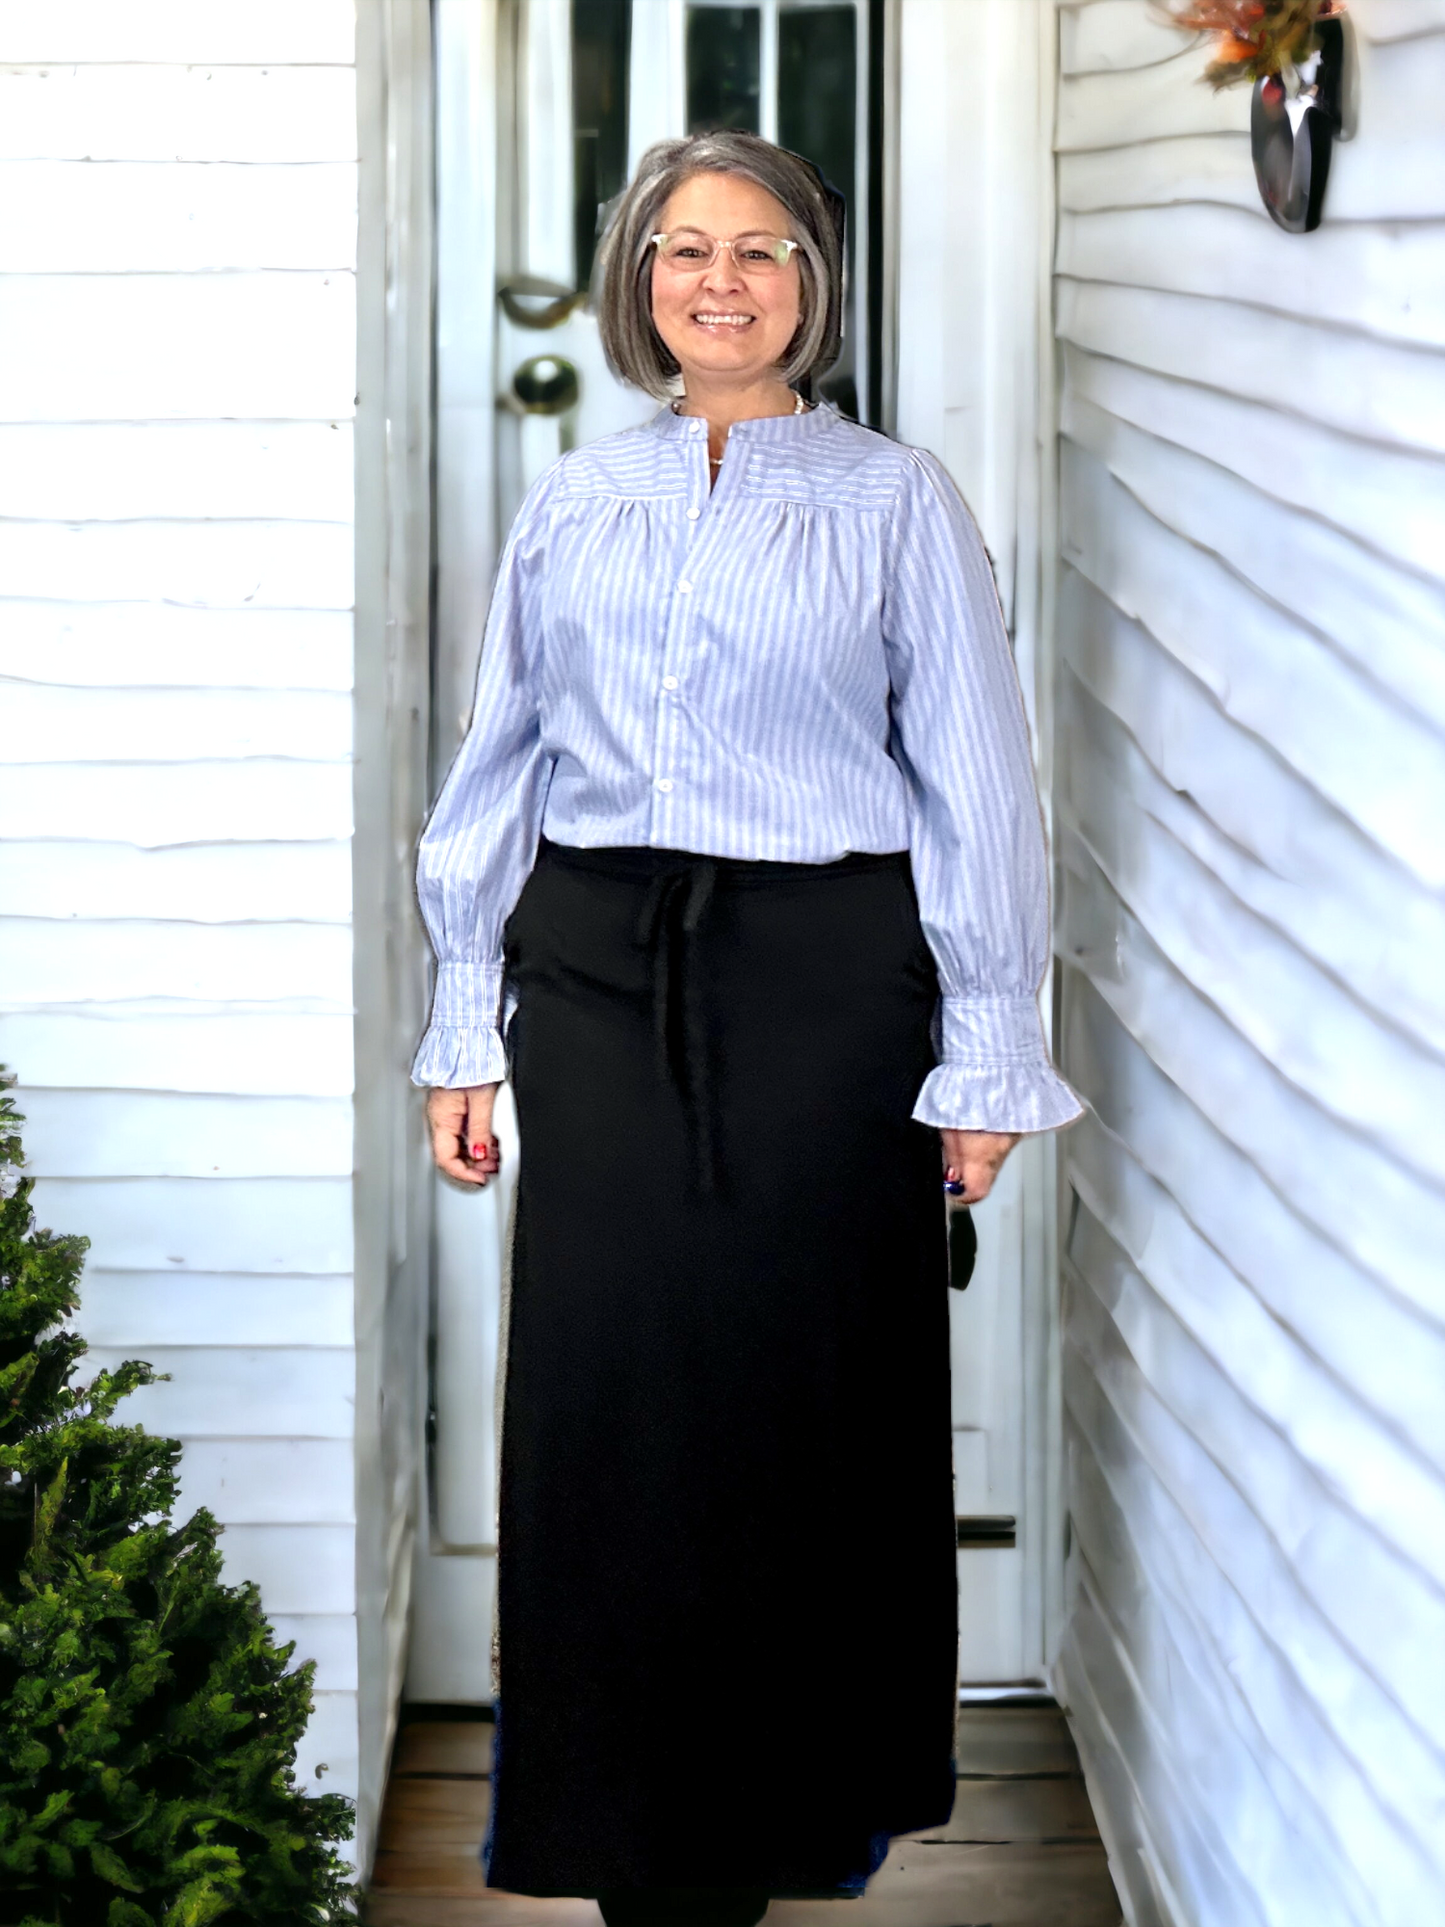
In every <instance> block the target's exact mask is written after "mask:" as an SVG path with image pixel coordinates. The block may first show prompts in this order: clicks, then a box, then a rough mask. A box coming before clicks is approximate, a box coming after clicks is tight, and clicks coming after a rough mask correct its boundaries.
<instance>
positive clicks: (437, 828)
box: [411, 468, 556, 1089]
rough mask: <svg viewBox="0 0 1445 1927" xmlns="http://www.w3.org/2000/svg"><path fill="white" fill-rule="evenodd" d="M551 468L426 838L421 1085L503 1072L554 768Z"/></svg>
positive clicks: (523, 519)
mask: <svg viewBox="0 0 1445 1927" xmlns="http://www.w3.org/2000/svg"><path fill="white" fill-rule="evenodd" d="M555 475H556V470H555V468H554V469H552V470H549V471H548V473H547V474H546V475H544V476H543V477H542V478H541V480H540V481H538V482H537V483H536V484H535V485H534V487H533V489H532V491H531V493H530V494H529V496H528V497H527V500H526V501H525V502H524V503H523V505H522V508H521V510H520V512H519V514H518V516H517V520H516V522H515V523H514V524H513V528H512V533H511V536H510V538H509V540H508V542H507V545H506V548H505V549H504V551H503V554H502V559H501V563H500V565H499V567H498V571H497V581H496V586H495V588H494V589H493V592H492V602H491V608H490V610H489V612H488V616H487V626H486V633H485V635H484V637H483V640H482V653H481V663H480V666H479V668H478V672H477V691H476V700H475V702H474V704H473V706H472V721H471V727H470V728H469V729H468V731H467V734H466V738H465V740H464V741H463V743H462V746H461V748H460V749H459V750H458V752H457V756H456V760H455V762H453V764H452V767H451V770H450V772H449V773H448V775H447V780H446V782H445V784H444V785H443V786H442V792H441V795H440V796H439V797H438V798H437V803H436V807H435V809H434V810H433V811H432V815H431V819H430V821H429V822H428V824H427V827H426V831H425V833H424V834H423V836H422V839H421V846H420V850H419V853H418V857H417V873H416V874H417V897H418V900H419V902H420V904H421V911H422V916H423V918H424V919H425V922H426V927H427V931H428V934H429V935H430V937H431V941H432V948H433V950H435V952H436V958H437V973H436V990H435V993H434V996H433V1000H432V1012H431V1022H430V1025H429V1026H428V1029H427V1032H426V1035H425V1036H424V1037H423V1039H422V1041H421V1046H420V1048H419V1050H418V1051H417V1054H416V1060H415V1062H414V1063H413V1065H412V1071H411V1075H412V1081H413V1083H416V1084H428V1085H441V1086H443V1087H445V1088H448V1089H457V1088H459V1087H462V1086H468V1085H474V1084H490V1083H495V1082H498V1081H500V1079H501V1078H502V1077H503V1076H504V1075H505V1062H504V1059H503V1054H502V1038H501V1030H500V1004H501V995H502V927H503V925H504V924H505V923H506V920H507V918H508V917H509V916H510V915H511V912H512V909H513V906H514V905H515V904H516V901H517V898H518V897H519V896H520V895H521V891H522V885H523V884H524V883H525V882H526V880H527V876H528V873H529V872H530V870H531V867H532V863H533V861H534V859H535V857H536V852H537V842H538V837H539V835H540V832H541V826H542V811H543V806H544V804H545V802H546V798H547V785H548V782H549V780H550V777H551V767H552V766H551V759H550V758H549V757H548V756H547V755H546V754H545V753H544V751H543V749H542V746H541V730H540V723H539V714H538V711H539V684H540V663H539V647H540V637H539V635H538V624H537V616H536V605H537V601H538V586H539V578H540V575H541V572H542V569H543V566H544V553H545V535H546V528H547V513H546V511H547V505H548V500H549V497H550V494H551V488H552V484H553V482H554V480H555Z"/></svg>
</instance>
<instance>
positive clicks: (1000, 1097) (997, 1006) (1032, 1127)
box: [913, 997, 1083, 1131]
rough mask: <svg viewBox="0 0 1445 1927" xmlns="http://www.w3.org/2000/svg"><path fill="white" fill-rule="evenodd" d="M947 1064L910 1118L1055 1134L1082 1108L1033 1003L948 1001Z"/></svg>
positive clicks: (931, 1078) (944, 1017) (965, 1127)
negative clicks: (1056, 1066) (1056, 1060)
mask: <svg viewBox="0 0 1445 1927" xmlns="http://www.w3.org/2000/svg"><path fill="white" fill-rule="evenodd" d="M940 1016H941V1035H940V1043H941V1046H942V1048H941V1052H940V1055H941V1057H942V1060H943V1061H942V1062H941V1063H940V1064H939V1065H938V1066H937V1068H936V1069H934V1070H932V1071H930V1072H929V1074H928V1076H927V1077H926V1078H925V1079H924V1083H923V1089H922V1090H921V1091H920V1092H919V1094H918V1102H917V1103H916V1104H915V1105H914V1107H913V1115H914V1117H915V1118H916V1119H917V1120H918V1122H919V1123H920V1124H932V1125H933V1126H935V1127H936V1128H937V1129H940V1130H951V1131H1056V1130H1058V1128H1059V1127H1060V1125H1063V1124H1072V1123H1073V1121H1074V1119H1075V1118H1076V1117H1080V1116H1082V1115H1083V1106H1082V1104H1080V1102H1079V1100H1078V1098H1077V1097H1076V1096H1075V1095H1074V1093H1073V1092H1072V1091H1071V1090H1070V1089H1069V1087H1068V1085H1067V1084H1066V1083H1065V1082H1064V1080H1063V1078H1061V1077H1060V1076H1059V1074H1058V1072H1057V1071H1056V1070H1055V1069H1054V1067H1053V1065H1052V1064H1051V1063H1050V1062H1049V1054H1048V1050H1047V1048H1046V1047H1045V1044H1044V1031H1043V1025H1042V1023H1041V1022H1040V1020H1039V1012H1038V1006H1037V1005H1036V1004H1035V1002H1034V1001H1033V999H1032V998H1031V997H1009V998H1005V997H998V998H967V997H945V998H944V999H943V1000H942V1003H941V1006H940Z"/></svg>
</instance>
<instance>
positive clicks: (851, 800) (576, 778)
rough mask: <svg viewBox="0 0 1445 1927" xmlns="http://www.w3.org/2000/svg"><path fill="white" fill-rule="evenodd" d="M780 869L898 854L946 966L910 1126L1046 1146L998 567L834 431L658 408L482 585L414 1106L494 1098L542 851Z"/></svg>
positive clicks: (1017, 716) (918, 476)
mask: <svg viewBox="0 0 1445 1927" xmlns="http://www.w3.org/2000/svg"><path fill="white" fill-rule="evenodd" d="M543 832H545V834H546V835H547V836H548V837H549V838H551V839H552V841H554V842H556V843H567V844H573V845H576V846H579V847H581V848H584V849H585V848H588V847H597V846H605V845H615V844H643V845H651V846H653V847H654V848H660V849H678V850H692V851H697V852H699V853H700V854H704V855H712V856H724V857H746V858H752V859H767V860H772V861H782V862H792V863H799V862H801V863H827V862H831V861H832V860H834V859H835V858H837V857H840V856H842V855H844V854H845V853H846V852H847V851H849V850H868V851H887V850H902V849H907V850H909V851H910V852H911V855H912V864H913V873H914V879H915V884H916V888H917V892H918V901H919V908H920V912H921V915H922V921H923V930H924V934H925V936H926V937H927V940H928V943H929V946H930V948H931V950H932V952H933V956H934V958H935V960H936V962H937V965H938V973H939V982H940V986H941V990H942V997H941V1008H940V1013H939V1023H938V1042H939V1048H940V1056H941V1060H942V1061H941V1062H940V1063H939V1065H938V1067H937V1068H936V1069H935V1070H934V1071H933V1072H932V1073H931V1074H930V1075H929V1077H928V1079H927V1081H926V1082H925V1083H924V1085H923V1088H922V1091H921V1092H920V1094H919V1099H918V1103H917V1106H916V1108H915V1110H914V1116H915V1117H916V1118H918V1119H919V1120H920V1121H921V1122H923V1123H926V1124H934V1125H952V1126H955V1127H957V1128H960V1129H979V1130H995V1131H1042V1130H1050V1129H1053V1128H1054V1127H1055V1126H1057V1125H1060V1124H1065V1123H1067V1122H1068V1121H1069V1120H1070V1119H1071V1118H1073V1117H1076V1116H1077V1115H1078V1113H1079V1105H1078V1103H1077V1101H1076V1100H1075V1098H1074V1096H1073V1093H1072V1092H1071V1091H1070V1090H1069V1088H1068V1086H1067V1085H1066V1084H1064V1083H1063V1082H1062V1081H1061V1079H1060V1078H1059V1077H1058V1076H1057V1075H1056V1073H1055V1072H1054V1070H1053V1068H1052V1066H1051V1065H1050V1063H1049V1059H1048V1054H1047V1051H1046V1049H1045V1045H1044V1039H1043V1032H1042V1027H1041V1025H1040V1021H1039V1014H1038V1005H1037V1001H1036V991H1037V987H1038V984H1039V981H1040V979H1041V977H1042V975H1043V971H1044V965H1045V962H1046V959H1047V944H1048V896H1047V884H1046V871H1045V860H1044V843H1043V834H1042V828H1041V823H1040V817H1039V807H1038V800H1037V796H1036V794H1035V790H1034V783H1033V772H1032V767H1031V764H1030V760H1029V747H1028V736H1027V731H1026V727H1025V723H1024V715H1023V707H1022V703H1021V701H1020V697H1019V688H1018V681H1017V677H1016V675H1015V672H1014V665H1013V659H1012V656H1011V654H1010V652H1009V647H1008V640H1007V637H1006V635H1005V633H1004V626H1003V621H1002V618H1001V616H1000V613H999V606H998V598H997V595H996V592H995V589H994V584H993V578H992V575H991V573H990V569H989V564H988V558H987V555H986V554H985V552H984V548H983V544H982V542H981V540H980V539H979V535H978V531H977V529H976V528H975V526H974V523H973V520H972V518H971V516H970V515H969V513H968V510H967V509H966V508H965V506H964V504H963V501H962V499H961V498H960V496H959V494H958V491H957V489H956V488H955V487H954V485H953V483H952V482H951V481H950V479H949V477H948V475H947V473H946V471H945V470H944V469H943V468H942V466H941V465H940V464H939V463H938V462H937V461H936V460H935V459H934V458H933V457H932V456H931V455H928V454H925V453H923V452H921V451H919V450H917V449H912V448H905V447H901V446H900V445H899V444H897V443H895V442H891V441H889V440H887V439H886V438H885V437H883V436H881V435H877V434H874V433H873V432H872V431H870V430H868V429H865V428H860V427H858V426H856V425H855V424H854V423H851V422H848V421H845V420H844V419H843V418H842V417H841V416H840V415H838V414H837V413H836V411H834V410H833V409H831V408H828V407H825V406H820V407H818V408H816V409H813V410H812V411H811V412H809V413H807V414H804V415H790V416H778V417H772V418H768V419H766V420H761V421H744V422H739V423H738V424H737V425H736V426H735V427H734V428H733V429H732V431H731V432H730V434H729V437H728V442H727V450H726V454H725V456H724V459H723V463H722V467H721V469H720V471H719V476H718V480H717V484H716V486H715V488H714V489H713V490H712V492H711V493H709V490H708V460H707V435H706V428H705V424H704V423H703V422H702V421H700V420H697V419H695V418H692V417H688V416H682V415H678V414H676V413H674V412H673V410H672V409H670V408H664V409H663V410H662V411H661V412H660V413H659V414H658V415H657V416H656V418H655V419H654V420H653V421H652V422H651V423H649V424H648V425H647V426H646V427H642V428H634V429H629V430H627V431H625V432H624V433H622V434H620V435H612V436H609V437H607V438H606V439H605V440H603V441H599V442H593V443H591V444H589V445H588V446H586V447H584V448H580V449H577V450H575V451H574V452H572V453H571V454H568V455H564V456H563V457H562V459H561V460H560V461H558V462H556V463H554V465H553V466H552V467H551V468H550V469H549V470H548V471H547V473H546V474H544V475H543V476H542V477H541V479H540V480H539V481H538V482H537V483H536V485H535V486H534V487H533V489H532V490H531V492H530V494H529V495H528V496H527V499H526V501H525V502H524V503H523V505H522V508H521V510H520V512H519V514H518V516H517V520H516V523H515V525H514V526H513V529H512V533H511V536H510V539H509V540H508V542H507V546H506V550H505V552H504V554H503V556H502V561H501V565H500V569H499V573H498V578H497V584H496V589H495V592H494V595H493V598H492V605H491V611H490V614H489V617H488V620H487V630H486V637H485V640H484V642H483V646H482V656H481V668H480V672H479V675H478V680H477V694H476V704H475V707H474V710H473V715H472V723H471V728H470V730H469V732H468V734H467V737H466V740H465V742H464V743H463V744H462V747H461V749H460V750H459V752H458V754H457V758H456V761H455V763H454V764H453V766H452V769H451V773H450V774H449V776H448V778H447V781H446V784H445V787H444V788H443V790H442V793H441V796H440V798H439V800H438V802H437V805H436V808H435V810H434V812H433V814H432V817H431V821H430V823H429V825H428V827H427V830H426V834H425V836H424V837H423V839H422V843H421V853H420V861H419V865H418V890H419V895H420V899H421V907H422V912H423V915H424V916H425V918H426V922H427V927H428V929H429V931H430V932H431V937H432V942H433V945H434V947H435V949H436V953H437V958H438V970H437V984H436V996H435V1001H434V1004H433V1009H432V1020H431V1025H430V1028H429V1029H428V1031H427V1033H426V1036H425V1038H424V1039H423V1041H422V1045H421V1049H420V1050H419V1052H418V1054H417V1058H416V1062H415V1065H414V1066H413V1069H412V1076H413V1078H414V1079H415V1081H416V1082H417V1083H419V1084H432V1085H445V1086H449V1087H456V1086H460V1085H472V1084H484V1083H490V1082H492V1081H494V1080H496V1079H500V1078H501V1077H502V1076H503V1074H504V1066H503V1055H502V1045H501V1035H500V1024H501V1021H502V1011H501V1000H502V993H503V985H502V954H501V952H502V926H503V924H504V923H505V922H506V919H507V917H508V916H509V914H510V913H511V910H512V907H513V905H514V904H515V903H516V901H517V898H518V896H519V895H520V893H521V889H522V885H523V883H524V882H525V881H526V879H527V876H528V873H529V872H530V870H531V867H532V863H533V860H534V858H535V855H536V849H537V841H538V836H539V834H541V833H543Z"/></svg>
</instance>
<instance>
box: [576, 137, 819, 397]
mask: <svg viewBox="0 0 1445 1927" xmlns="http://www.w3.org/2000/svg"><path fill="white" fill-rule="evenodd" d="M695 174H739V175H741V176H742V177H743V179H744V180H749V181H753V182H755V183H756V184H757V186H759V187H761V188H763V189H764V190H765V191H766V192H767V193H769V194H771V195H772V197H773V199H774V200H775V201H777V202H778V203H779V204H780V205H781V206H782V208H783V209H784V211H785V212H786V214H787V216H788V221H789V224H790V226H791V228H792V233H791V235H789V236H788V237H787V238H788V239H790V240H794V241H796V242H797V243H798V249H797V256H796V258H797V262H798V270H799V276H800V279H801V282H802V303H801V306H802V313H801V318H800V319H799V322H798V329H797V333H796V334H795V335H794V336H793V339H792V340H791V341H790V342H789V343H788V347H787V351H786V353H785V354H784V356H783V358H782V361H781V363H780V364H779V369H778V372H779V374H780V375H781V377H782V379H783V380H784V381H786V382H787V383H789V384H790V385H792V384H794V383H797V382H799V381H803V380H805V379H806V378H807V377H808V376H810V375H813V374H818V373H821V371H822V370H823V369H825V368H828V367H831V365H832V364H833V362H835V361H836V360H837V358H838V350H839V349H840V348H841V346H842V341H843V198H842V196H841V195H840V194H838V193H837V192H836V191H835V190H834V189H832V188H830V187H829V186H828V184H827V183H826V182H825V181H824V179H823V177H822V175H821V174H820V173H819V172H818V170H817V168H816V167H814V166H813V164H812V162H811V161H805V160H804V159H803V158H802V157H801V155H798V154H791V153H789V151H788V150H787V148H786V147H775V146H774V145H773V143H772V142H771V141H765V140H763V139H762V137H761V136H760V135H758V134H748V133H743V132H741V131H734V130H731V129H726V130H723V131H721V132H718V133H715V134H692V135H689V136H688V138H687V139H686V140H670V141H658V142H656V143H655V144H654V145H653V146H652V147H649V148H648V150H647V152H646V153H645V154H644V155H643V157H642V159H641V161H639V163H638V167H637V173H636V176H635V177H634V178H633V180H632V182H631V183H630V184H629V185H628V186H627V187H626V188H625V189H624V190H623V192H622V193H621V194H620V195H619V196H618V198H617V201H616V203H615V205H614V208H613V212H612V217H611V220H610V221H609V223H608V227H607V231H606V233H605V234H604V236H603V238H602V244H601V246H600V248H599V249H598V255H597V280H596V282H595V283H594V290H595V300H596V306H597V320H598V325H599V329H600V332H601V336H602V352H603V353H604V354H605V355H606V357H607V365H608V367H609V368H611V370H612V372H613V374H614V375H616V376H618V377H619V379H620V380H622V381H627V382H631V383H632V385H633V387H634V388H641V389H643V390H645V391H646V393H648V394H649V395H656V396H657V398H658V399H659V400H660V401H665V400H666V399H667V397H668V396H669V395H671V394H673V393H674V392H675V386H676V376H677V374H678V366H677V362H676V360H675V359H674V358H673V356H672V354H671V353H670V352H669V350H668V349H667V347H666V345H665V344H664V342H663V339H662V336H661V335H660V334H659V333H658V332H657V329H656V328H655V327H654V326H653V321H652V254H653V250H652V237H653V235H654V234H655V233H656V232H657V230H658V226H659V224H660V222H661V220H662V210H663V209H664V208H665V207H666V206H667V203H668V201H669V200H670V199H671V198H672V195H673V194H674V193H675V192H676V190H677V189H678V188H679V187H681V186H682V184H683V182H684V181H689V180H691V179H692V177H693V176H694V175H695Z"/></svg>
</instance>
